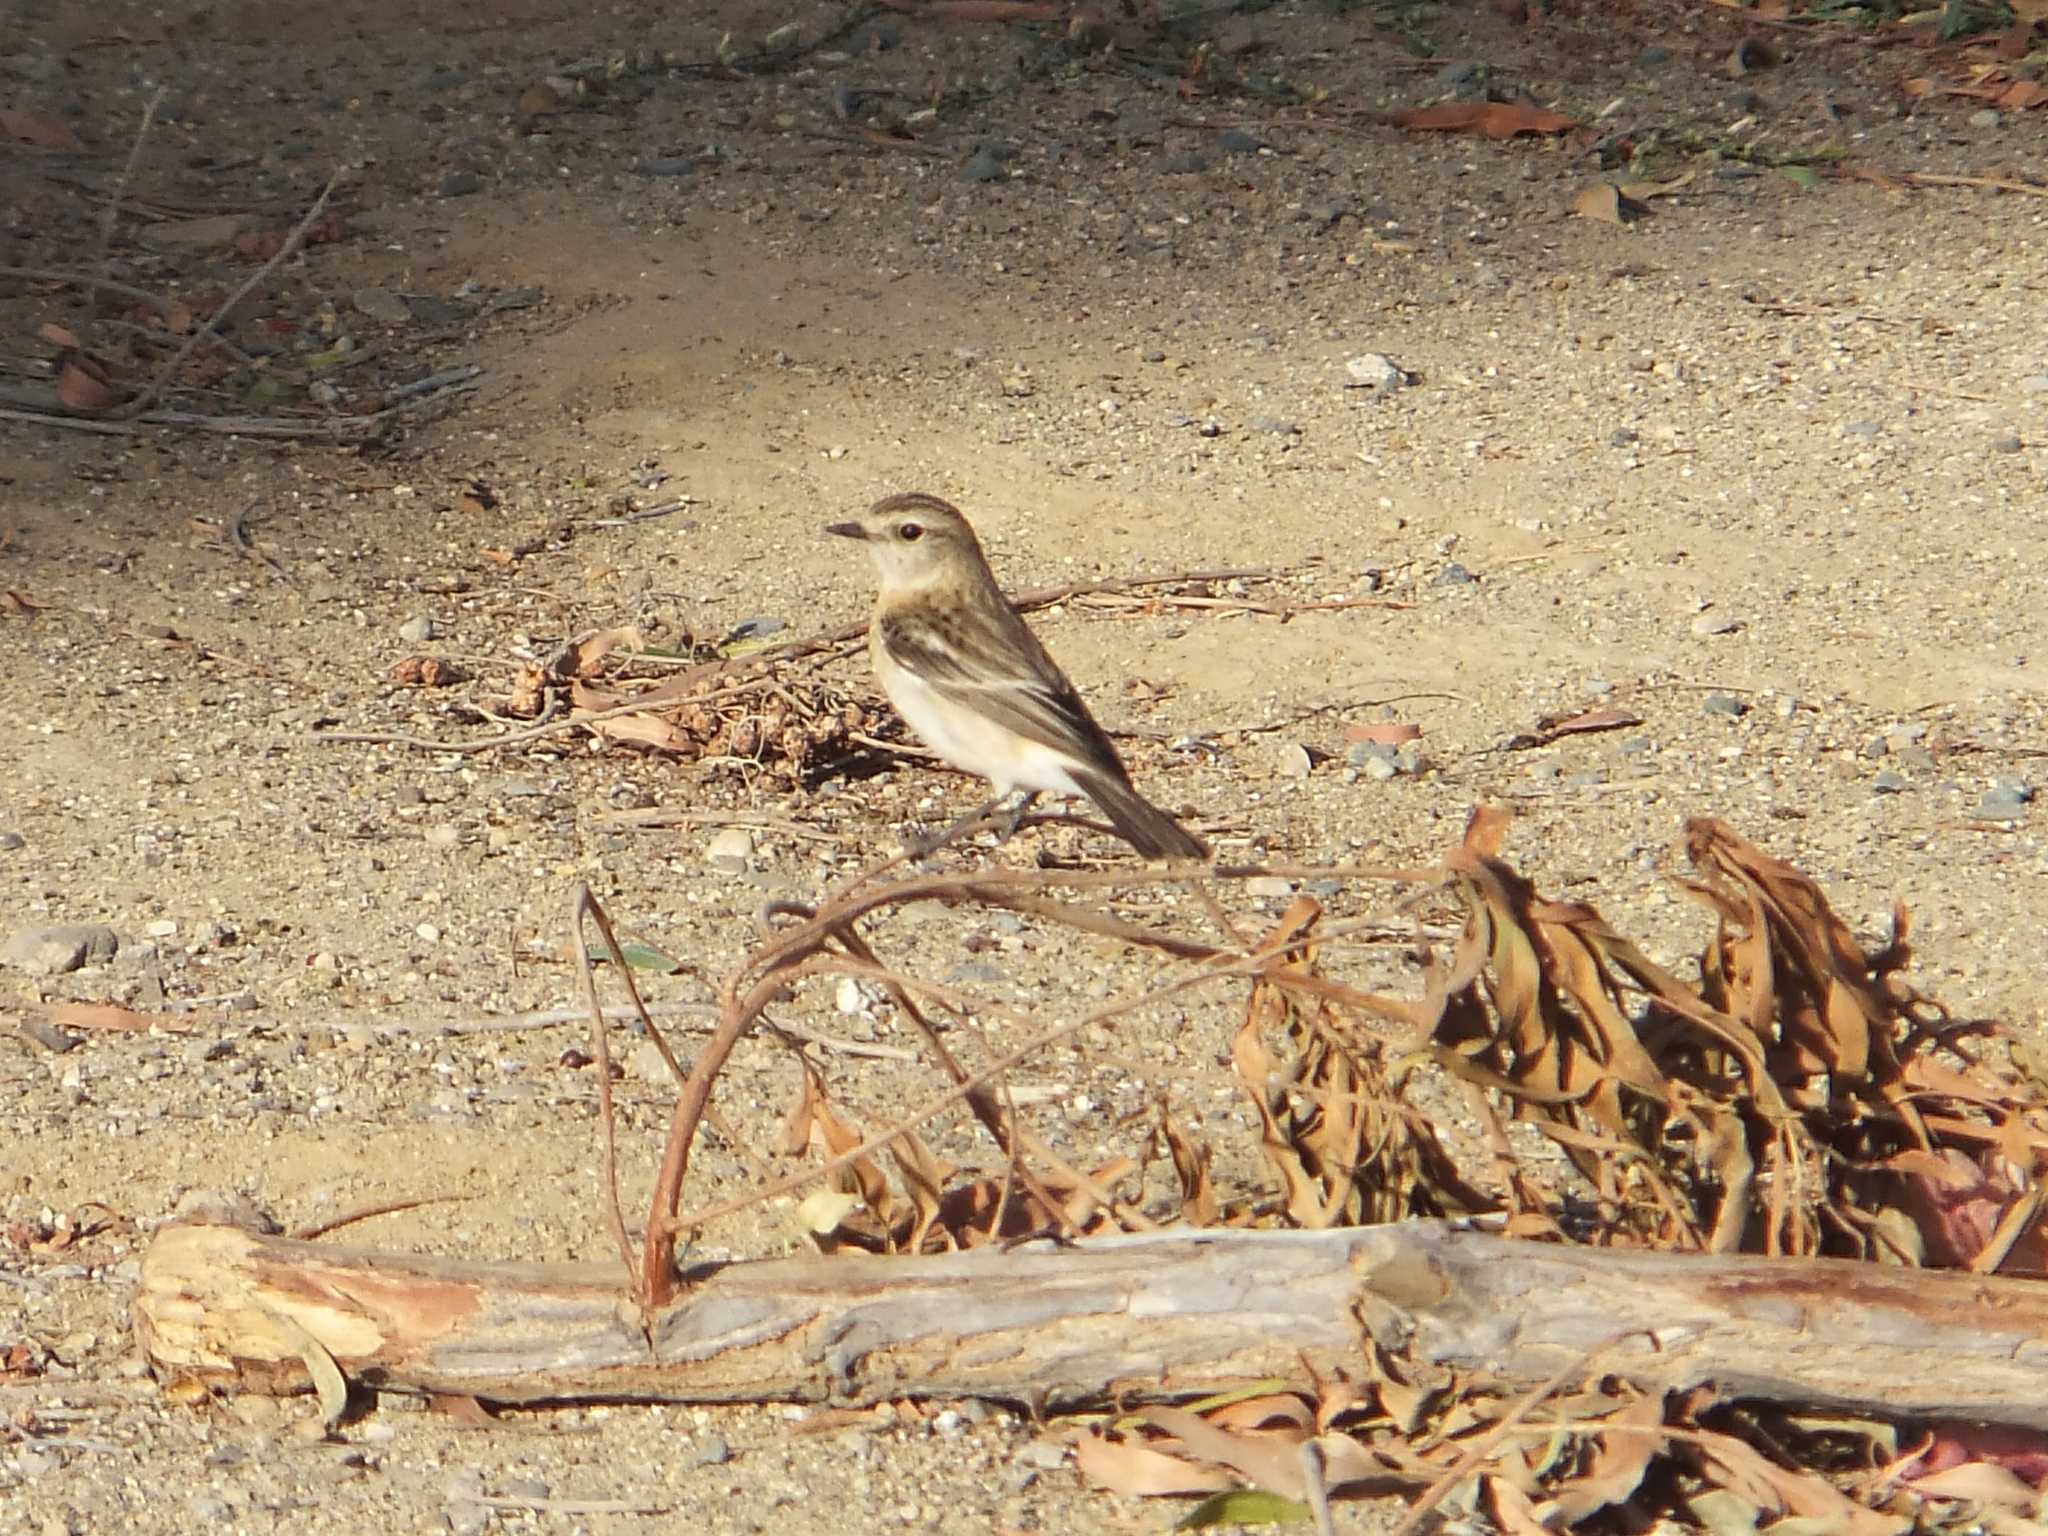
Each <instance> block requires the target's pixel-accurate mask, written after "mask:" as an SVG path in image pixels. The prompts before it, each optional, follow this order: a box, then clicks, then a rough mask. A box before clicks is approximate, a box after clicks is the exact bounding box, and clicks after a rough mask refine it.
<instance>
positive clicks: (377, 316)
mask: <svg viewBox="0 0 2048 1536" xmlns="http://www.w3.org/2000/svg"><path fill="white" fill-rule="evenodd" d="M348 301H349V303H350V304H351V305H352V306H353V307H354V309H355V311H356V313H357V314H359V315H367V316H368V317H369V318H370V319H372V320H375V321H376V322H377V323H378V324H379V325H409V324H411V323H412V309H411V307H410V306H409V305H407V304H406V302H405V295H404V294H402V293H394V292H392V291H391V290H390V289H389V288H358V289H357V290H356V291H355V292H354V293H352V294H350V295H349V300H348Z"/></svg>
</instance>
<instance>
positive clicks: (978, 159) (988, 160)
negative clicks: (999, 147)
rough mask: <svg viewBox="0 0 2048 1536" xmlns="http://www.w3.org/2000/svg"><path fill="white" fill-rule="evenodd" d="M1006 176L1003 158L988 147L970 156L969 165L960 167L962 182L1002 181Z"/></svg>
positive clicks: (968, 158)
mask: <svg viewBox="0 0 2048 1536" xmlns="http://www.w3.org/2000/svg"><path fill="white" fill-rule="evenodd" d="M1006 174H1007V173H1006V172H1005V171H1004V169H1003V157H1002V156H1000V155H998V154H996V153H995V152H994V151H993V150H991V149H989V148H988V147H987V146H986V145H984V146H982V147H981V148H980V149H977V150H976V151H975V152H974V153H973V154H971V155H969V156H968V157H967V163H966V164H965V165H963V166H961V167H960V179H961V180H962V181H1001V180H1002V179H1003V177H1004V176H1005V175H1006Z"/></svg>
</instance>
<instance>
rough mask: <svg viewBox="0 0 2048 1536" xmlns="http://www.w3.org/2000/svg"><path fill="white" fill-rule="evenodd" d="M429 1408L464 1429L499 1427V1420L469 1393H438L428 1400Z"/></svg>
mask: <svg viewBox="0 0 2048 1536" xmlns="http://www.w3.org/2000/svg"><path fill="white" fill-rule="evenodd" d="M427 1406H428V1407H429V1408H431V1409H432V1410H433V1411H434V1412H435V1413H438V1414H441V1415H443V1416H444V1417H446V1418H449V1419H452V1420H454V1422H455V1423H456V1424H458V1425H460V1426H461V1427H462V1428H464V1429H494V1428H496V1427H497V1423H498V1420H497V1418H496V1417H495V1416H494V1415H493V1414H492V1413H491V1411H490V1409H488V1408H486V1407H485V1406H484V1405H483V1404H482V1403H480V1402H478V1401H477V1400H476V1399H475V1398H473V1397H471V1396H470V1395H469V1394H468V1393H467V1392H436V1393H434V1394H433V1395H432V1396H430V1397H429V1398H428V1399H427Z"/></svg>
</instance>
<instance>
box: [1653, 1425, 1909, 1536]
mask: <svg viewBox="0 0 2048 1536" xmlns="http://www.w3.org/2000/svg"><path fill="white" fill-rule="evenodd" d="M1690 1437H1691V1440H1692V1443H1693V1444H1695V1445H1697V1446H1698V1447H1699V1448H1700V1450H1701V1451H1702V1452H1703V1453H1704V1454H1705V1455H1706V1457H1707V1459H1708V1461H1709V1462H1711V1463H1712V1465H1713V1467H1714V1471H1715V1473H1716V1474H1717V1480H1718V1481H1719V1482H1720V1483H1721V1485H1722V1487H1723V1488H1724V1489H1726V1490H1727V1491H1728V1492H1730V1493H1733V1494H1734V1495H1736V1496H1737V1497H1738V1498H1741V1499H1744V1500H1746V1501H1748V1502H1749V1503H1751V1504H1753V1505H1755V1506H1756V1508H1757V1509H1759V1510H1761V1511H1764V1512H1765V1513H1767V1514H1771V1515H1801V1516H1806V1517H1809V1518H1815V1519H1822V1520H1825V1521H1827V1522H1828V1524H1827V1529H1828V1531H1829V1532H1830V1533H1831V1536H1901V1533H1903V1532H1905V1531H1908V1530H1911V1529H1912V1526H1913V1522H1912V1521H1911V1520H1910V1519H1907V1518H1905V1517H1903V1516H1899V1515H1887V1514H1881V1513H1879V1512H1878V1511H1877V1510H1874V1509H1870V1508H1868V1507H1866V1506H1865V1505H1862V1504H1859V1503H1857V1502H1856V1501H1855V1500H1853V1499H1851V1498H1849V1497H1848V1496H1847V1495H1846V1494H1844V1493H1843V1492H1842V1491H1841V1490H1840V1489H1838V1488H1836V1487H1835V1485H1834V1484H1833V1483H1830V1482H1829V1481H1828V1480H1827V1479H1826V1478H1824V1477H1822V1476H1821V1475H1820V1474H1819V1473H1818V1472H1807V1471H1802V1470H1796V1469H1794V1468H1790V1467H1781V1466H1779V1465H1778V1464H1777V1463H1776V1462H1774V1461H1772V1460H1770V1459H1769V1458H1768V1457H1766V1456H1765V1455H1764V1454H1763V1453H1762V1452H1761V1451H1759V1450H1757V1449H1756V1448H1755V1447H1754V1446H1752V1445H1750V1444H1749V1443H1748V1442H1746V1441H1743V1440H1738V1439H1736V1438H1735V1437H1734V1436H1733V1435H1725V1434H1721V1433H1719V1432H1718V1431H1715V1430H1708V1429H1694V1430H1692V1431H1690Z"/></svg>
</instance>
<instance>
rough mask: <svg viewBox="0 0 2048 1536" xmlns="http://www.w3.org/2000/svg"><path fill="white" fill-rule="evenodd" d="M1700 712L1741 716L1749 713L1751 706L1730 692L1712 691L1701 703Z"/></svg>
mask: <svg viewBox="0 0 2048 1536" xmlns="http://www.w3.org/2000/svg"><path fill="white" fill-rule="evenodd" d="M1700 712H1701V713H1702V714H1707V715H1730V716H1734V717H1736V718H1740V717H1741V716H1743V715H1746V714H1748V713H1749V706H1748V705H1747V704H1745V703H1743V702H1742V700H1740V699H1738V698H1736V697H1735V696H1734V695H1733V694H1730V693H1710V694H1708V695H1707V696H1706V698H1705V699H1703V700H1702V701H1701V703H1700Z"/></svg>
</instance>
